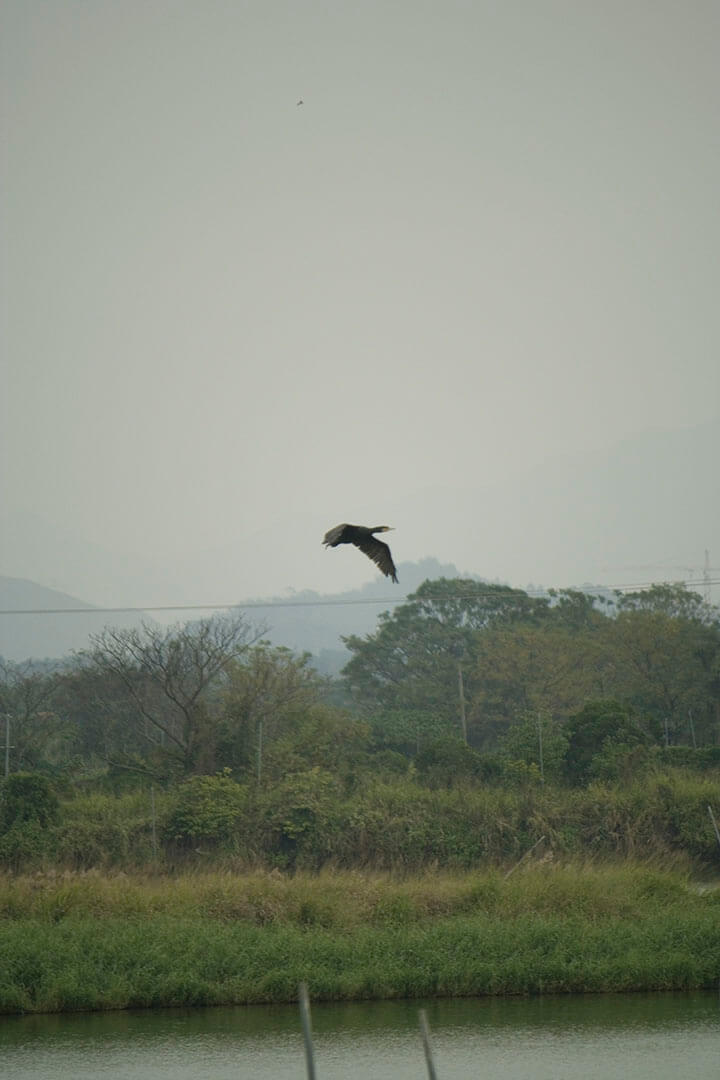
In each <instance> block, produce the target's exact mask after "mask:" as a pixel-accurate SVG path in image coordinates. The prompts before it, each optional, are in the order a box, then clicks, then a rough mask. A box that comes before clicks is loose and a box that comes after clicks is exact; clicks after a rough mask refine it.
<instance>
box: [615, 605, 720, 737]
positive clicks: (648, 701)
mask: <svg viewBox="0 0 720 1080" xmlns="http://www.w3.org/2000/svg"><path fill="white" fill-rule="evenodd" d="M611 638H612V647H613V648H614V652H615V656H616V658H617V677H616V693H617V695H618V696H619V697H621V698H622V699H623V700H625V701H628V702H629V703H632V704H634V705H635V706H636V707H637V708H639V709H641V710H643V711H644V712H649V713H650V714H652V715H653V716H654V717H655V720H656V729H657V730H662V729H663V727H664V728H665V730H666V731H667V733H668V736H669V737H670V740H671V741H672V742H680V743H685V742H691V741H692V740H693V738H697V736H698V735H700V736H701V737H702V738H703V739H704V740H706V741H710V742H715V741H716V740H717V739H718V738H719V737H720V727H718V719H719V718H720V716H719V714H720V696H719V695H720V678H718V672H720V622H719V621H718V613H717V610H716V609H712V608H710V607H709V606H708V605H706V604H704V603H703V601H702V599H701V598H700V597H699V596H697V595H696V594H695V593H692V592H690V591H689V590H687V589H685V588H684V587H683V586H680V585H656V586H653V587H652V588H651V589H648V590H646V591H644V592H641V593H631V594H628V595H626V596H621V597H619V599H618V615H617V618H616V619H615V620H613V627H612V635H611ZM693 718H694V721H693Z"/></svg>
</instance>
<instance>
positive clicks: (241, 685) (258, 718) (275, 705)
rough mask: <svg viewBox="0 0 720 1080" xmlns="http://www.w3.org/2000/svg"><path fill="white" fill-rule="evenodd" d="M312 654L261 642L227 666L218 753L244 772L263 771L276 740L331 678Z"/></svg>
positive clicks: (229, 763) (222, 696)
mask: <svg viewBox="0 0 720 1080" xmlns="http://www.w3.org/2000/svg"><path fill="white" fill-rule="evenodd" d="M310 659H311V657H310V654H309V653H303V654H301V655H299V656H298V655H297V654H295V653H293V652H292V650H291V649H286V648H284V647H282V646H274V645H271V644H270V643H269V642H267V641H261V642H260V643H259V644H257V645H254V646H253V647H252V648H250V649H248V650H247V652H246V653H245V655H244V656H242V657H241V658H240V659H238V660H235V661H233V662H232V663H231V664H230V665H228V667H227V669H226V674H227V681H226V683H225V685H224V687H223V690H222V693H221V696H220V704H221V709H222V714H221V721H220V725H219V733H218V758H219V760H220V761H221V762H222V764H223V765H225V766H229V767H230V768H232V769H234V770H239V771H246V770H250V771H255V772H256V773H257V774H258V776H260V775H261V772H262V764H263V756H264V755H266V753H267V750H268V748H269V747H270V746H271V745H272V744H273V742H274V741H275V740H276V739H278V738H279V737H280V736H281V735H283V734H284V733H285V732H287V730H288V729H289V727H291V726H292V725H293V724H296V723H297V722H298V718H299V717H301V716H302V715H303V714H304V713H305V712H306V711H307V710H308V709H310V708H311V706H314V705H316V704H317V703H318V702H319V701H320V698H321V696H322V694H323V693H324V691H325V689H326V685H327V680H326V679H324V678H323V676H321V675H319V674H318V672H317V671H316V670H315V669H314V668H313V667H312V666H311V664H310Z"/></svg>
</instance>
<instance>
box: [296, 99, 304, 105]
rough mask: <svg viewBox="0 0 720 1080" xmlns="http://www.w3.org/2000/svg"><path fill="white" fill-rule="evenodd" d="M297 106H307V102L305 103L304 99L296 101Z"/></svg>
mask: <svg viewBox="0 0 720 1080" xmlns="http://www.w3.org/2000/svg"><path fill="white" fill-rule="evenodd" d="M295 104H296V105H304V104H305V102H304V101H303V99H302V98H300V100H299V101H296V102H295Z"/></svg>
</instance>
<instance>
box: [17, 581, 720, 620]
mask: <svg viewBox="0 0 720 1080" xmlns="http://www.w3.org/2000/svg"><path fill="white" fill-rule="evenodd" d="M667 584H672V585H683V586H685V587H686V588H690V589H693V588H704V587H705V586H707V585H720V578H714V579H712V580H703V579H700V580H698V579H694V580H693V579H690V580H687V581H673V582H667V581H663V582H658V581H653V582H647V581H643V582H634V583H632V584H624V585H597V586H593V588H598V589H604V590H607V591H608V592H630V591H632V590H639V591H643V590H645V589H652V588H653V587H654V586H656V585H667ZM514 591H516V592H523V593H525V595H526V596H547V594H548V590H547V589H515V590H514ZM570 591H571V592H583V591H584V590H583V589H582V588H579V587H574V588H571V589H570ZM410 595H411V594H406V595H403V596H374V597H358V598H355V599H347V600H342V599H331V600H320V599H316V600H248V601H241V602H238V601H237V600H235V601H232V602H230V603H225V604H217V603H213V604H147V605H145V606H138V607H134V606H126V607H67V608H0V615H123V614H140V613H142V612H150V611H157V612H160V611H228V610H231V609H233V608H238V609H241V610H244V609H246V608H247V609H250V608H294V607H297V608H301V607H350V606H353V605H355V604H402V603H405V602H406V601H408V600H409V597H410ZM495 595H497V594H496V593H495V591H494V590H493V589H485V590H483V589H474V590H472V591H468V592H454V593H452V594H447V593H426V594H424V595H423V596H421V597H420V598H419V599H420V600H458V599H459V600H462V599H470V600H472V599H475V598H477V597H481V596H495Z"/></svg>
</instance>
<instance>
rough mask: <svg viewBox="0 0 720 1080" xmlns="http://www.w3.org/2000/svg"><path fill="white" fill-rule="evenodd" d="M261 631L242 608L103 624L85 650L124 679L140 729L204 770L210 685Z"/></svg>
mask: <svg viewBox="0 0 720 1080" xmlns="http://www.w3.org/2000/svg"><path fill="white" fill-rule="evenodd" d="M264 632H265V628H258V627H254V626H252V625H251V624H250V623H248V622H247V621H246V619H245V618H244V616H242V615H233V616H227V617H224V616H216V617H214V618H211V619H203V620H201V621H199V622H196V623H189V624H187V625H185V626H181V627H179V628H178V627H170V628H164V627H156V626H153V625H149V624H143V626H142V628H141V629H136V628H132V629H105V630H104V631H103V632H102V633H101V634H97V635H95V636H94V637H93V638H92V639H91V642H92V650H91V652H90V654H89V658H90V660H91V662H92V664H93V665H94V666H95V667H96V668H97V669H98V671H99V672H101V673H102V672H104V673H107V674H108V675H111V676H112V677H113V681H114V682H115V685H116V686H117V685H118V684H119V685H120V686H122V688H123V690H124V693H125V694H126V695H127V699H128V702H129V703H130V704H131V705H132V710H133V713H134V714H135V717H136V719H137V720H138V721H139V723H138V729H139V730H140V731H141V732H142V734H143V736H144V737H145V738H146V739H148V740H149V741H150V742H152V743H154V744H155V745H160V746H162V747H163V749H164V750H165V751H166V753H168V754H169V755H170V756H172V757H173V758H175V759H176V761H177V762H178V763H179V764H180V765H181V767H182V769H183V771H185V772H192V771H198V772H203V771H207V770H210V769H212V767H213V756H214V745H215V727H216V717H215V710H214V709H212V707H211V704H212V703H211V692H212V689H213V687H214V686H215V685H216V684H217V683H218V682H219V681H220V680H222V678H223V675H224V673H225V671H226V668H227V667H228V665H229V664H230V663H231V662H232V661H233V660H237V659H239V658H240V657H241V656H242V655H243V654H244V653H245V652H247V650H248V649H249V648H250V647H251V646H252V645H253V644H254V643H255V642H256V641H258V640H259V638H260V637H261V636H262V634H263V633H264Z"/></svg>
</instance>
